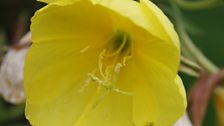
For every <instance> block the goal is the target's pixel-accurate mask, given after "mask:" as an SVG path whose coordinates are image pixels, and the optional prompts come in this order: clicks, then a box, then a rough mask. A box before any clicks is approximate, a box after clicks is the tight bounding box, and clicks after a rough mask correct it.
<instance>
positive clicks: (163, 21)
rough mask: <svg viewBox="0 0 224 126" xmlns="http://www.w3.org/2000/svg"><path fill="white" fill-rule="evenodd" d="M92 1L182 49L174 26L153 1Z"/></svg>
mask: <svg viewBox="0 0 224 126" xmlns="http://www.w3.org/2000/svg"><path fill="white" fill-rule="evenodd" d="M91 1H92V2H93V3H95V4H99V5H102V6H104V7H105V8H108V9H111V10H112V11H114V12H116V13H117V14H118V15H122V16H124V17H126V18H128V19H130V20H131V21H132V22H133V23H134V24H135V25H136V26H140V27H141V28H143V29H145V30H147V31H148V32H149V33H150V34H152V35H154V36H156V37H158V38H160V39H161V40H163V41H164V42H167V43H169V44H173V45H174V46H176V47H177V48H178V49H179V48H180V47H179V39H178V36H177V33H176V32H175V30H174V28H173V25H172V24H171V22H170V21H169V19H168V18H167V17H166V16H165V15H164V13H163V12H162V11H161V10H160V9H159V8H158V7H157V6H156V5H154V4H153V3H152V2H151V1H149V0H140V3H138V2H136V1H133V0H91ZM127 12H128V13H127Z"/></svg>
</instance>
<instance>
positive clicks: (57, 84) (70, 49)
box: [25, 41, 99, 126]
mask: <svg viewBox="0 0 224 126" xmlns="http://www.w3.org/2000/svg"><path fill="white" fill-rule="evenodd" d="M82 42H84V41H82ZM77 43H78V42H77ZM80 49H82V47H81V48H80V46H79V45H77V44H76V43H69V42H68V43H61V42H60V41H59V42H48V43H47V42H46V43H34V44H33V46H32V48H31V49H30V52H29V54H28V57H27V60H26V65H25V95H26V98H27V102H26V103H27V104H26V115H27V117H28V118H29V119H30V122H31V124H33V125H34V126H62V125H68V126H69V125H71V124H73V121H74V120H71V118H72V119H73V118H75V117H77V116H79V115H80V114H81V112H82V108H83V106H85V105H86V104H88V100H89V99H90V97H91V95H92V94H94V93H95V91H96V86H94V85H90V86H89V87H88V88H86V90H85V92H84V93H80V92H79V90H80V89H81V88H82V86H83V85H84V84H85V79H86V78H87V73H88V72H91V71H92V70H93V69H94V68H95V66H96V64H97V55H98V53H99V52H98V51H95V50H94V51H91V50H88V51H87V52H85V53H81V52H80ZM89 61H91V62H89ZM77 99H79V103H77ZM80 99H81V100H80ZM73 108H77V109H78V110H76V111H75V110H74V109H73ZM73 110H74V111H73ZM72 111H73V112H72ZM68 117H71V118H68ZM52 120H54V121H52ZM62 120H63V121H62Z"/></svg>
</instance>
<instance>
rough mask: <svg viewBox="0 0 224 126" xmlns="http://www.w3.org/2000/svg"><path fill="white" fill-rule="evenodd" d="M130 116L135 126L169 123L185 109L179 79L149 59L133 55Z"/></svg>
mask: <svg viewBox="0 0 224 126" xmlns="http://www.w3.org/2000/svg"><path fill="white" fill-rule="evenodd" d="M134 62H135V63H134V64H135V65H134V66H135V70H134V71H135V74H134V76H133V78H134V80H133V81H134V82H135V83H136V84H134V86H133V90H134V92H135V93H136V95H135V96H134V105H133V119H134V123H135V124H136V126H142V125H146V124H154V125H155V126H168V125H172V124H173V123H174V122H175V121H176V120H177V119H178V118H180V117H181V116H182V115H183V114H184V112H185V109H186V96H185V90H184V87H183V84H182V82H181V79H180V78H179V77H178V76H177V75H176V73H174V72H172V71H171V70H170V69H169V68H168V67H166V66H165V65H163V64H162V63H160V62H158V61H155V60H153V59H150V58H148V59H146V58H143V57H139V58H138V59H135V61H134Z"/></svg>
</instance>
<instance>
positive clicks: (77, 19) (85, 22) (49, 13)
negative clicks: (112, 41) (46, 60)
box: [31, 0, 113, 44]
mask: <svg viewBox="0 0 224 126" xmlns="http://www.w3.org/2000/svg"><path fill="white" fill-rule="evenodd" d="M99 19H100V21H99ZM101 22H103V23H101ZM31 31H32V40H33V42H34V43H36V42H38V43H39V42H43V41H49V40H58V39H61V40H62V39H71V38H73V39H80V38H89V40H90V43H91V40H96V39H97V40H99V41H100V40H106V39H108V37H111V32H113V23H112V19H111V17H110V16H109V15H108V13H107V12H106V11H104V9H103V8H102V7H99V6H98V7H95V6H93V5H92V4H91V3H90V2H89V1H85V0H84V1H79V2H75V1H73V4H70V5H68V6H59V5H57V4H49V5H47V6H46V7H44V8H42V9H40V10H39V11H37V12H36V13H35V15H34V17H33V18H32V25H31ZM109 35H110V36H109ZM63 42H65V41H63ZM94 44H96V43H94ZM99 44H102V43H99Z"/></svg>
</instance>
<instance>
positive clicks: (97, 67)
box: [25, 0, 186, 126]
mask: <svg viewBox="0 0 224 126" xmlns="http://www.w3.org/2000/svg"><path fill="white" fill-rule="evenodd" d="M42 1H43V2H46V3H48V5H47V6H45V7H44V8H42V9H40V10H39V11H37V12H36V14H35V16H34V17H33V18H32V25H31V31H32V41H33V44H32V47H31V49H30V51H29V53H28V56H27V60H26V64H25V95H26V98H27V101H26V116H27V118H28V119H29V121H30V122H31V124H32V125H33V126H152V125H153V126H169V125H172V124H173V123H174V122H175V121H176V120H177V119H178V118H179V117H181V116H182V115H183V114H184V112H185V108H186V98H185V91H184V88H183V84H182V82H181V79H180V78H179V77H178V75H177V71H178V66H179V57H180V47H179V40H178V36H177V34H176V32H175V30H174V28H173V26H172V24H171V23H170V21H169V20H168V19H167V18H166V16H165V15H164V14H163V13H162V12H161V10H160V9H159V8H158V7H156V6H155V5H154V4H153V3H152V2H150V1H148V0H141V1H140V2H136V1H132V0H42Z"/></svg>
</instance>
